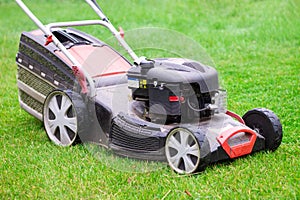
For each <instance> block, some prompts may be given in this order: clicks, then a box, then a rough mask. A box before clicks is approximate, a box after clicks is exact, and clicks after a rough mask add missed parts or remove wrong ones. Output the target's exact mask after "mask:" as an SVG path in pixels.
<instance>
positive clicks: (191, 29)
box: [0, 0, 300, 199]
mask: <svg viewBox="0 0 300 200" xmlns="http://www.w3.org/2000/svg"><path fill="white" fill-rule="evenodd" d="M26 2H27V3H28V5H29V6H30V8H32V10H33V11H34V13H36V14H37V15H38V16H39V17H40V18H41V20H42V21H43V22H45V23H50V22H52V21H63V20H80V19H82V18H83V17H84V18H92V17H93V16H95V15H94V14H92V12H90V10H89V8H88V6H86V5H84V3H83V2H81V1H80V2H79V1H75V0H73V1H71V0H70V1H59V0H56V1H54V0H53V1H42V3H39V4H37V3H35V4H34V3H33V2H29V1H26ZM39 2H40V1H39ZM102 8H103V10H104V11H105V13H106V14H107V16H108V17H109V18H110V19H111V21H112V22H113V23H114V24H115V25H117V26H118V25H122V27H123V28H124V29H125V30H131V29H134V28H140V27H162V28H166V29H172V30H175V31H178V32H181V33H184V34H185V35H187V36H188V37H190V38H192V39H193V40H195V41H196V42H198V43H199V44H201V45H202V46H203V47H204V49H205V50H206V52H207V53H208V54H209V55H210V57H211V58H212V59H213V60H214V63H215V65H216V68H217V69H218V71H219V74H220V77H221V82H222V85H223V86H224V88H226V89H227V92H228V107H229V109H230V110H233V111H235V112H237V113H240V114H243V113H245V112H246V111H247V110H249V109H252V108H255V107H266V108H269V109H271V110H273V111H274V112H275V113H276V114H277V115H278V116H279V118H280V119H281V123H282V124H283V130H284V137H283V141H282V144H281V146H280V147H279V149H278V150H277V151H276V152H271V153H268V152H267V153H266V152H262V153H257V154H255V155H250V156H247V157H244V158H240V159H237V160H235V161H233V162H225V163H219V164H215V165H212V166H210V167H208V168H207V169H206V171H204V172H203V173H200V174H198V175H193V176H178V175H177V174H175V173H174V172H172V170H171V169H169V167H167V166H165V165H163V166H160V165H159V170H157V171H150V172H147V173H134V172H124V171H120V170H116V169H115V168H112V167H109V166H108V165H107V164H105V162H104V161H101V160H98V159H96V158H95V156H94V155H92V154H91V153H89V151H88V150H87V149H86V148H84V146H80V145H78V146H75V147H71V148H60V147H57V146H55V145H53V144H51V143H50V142H49V141H48V140H47V137H46V134H45V132H44V130H43V127H42V124H41V123H40V122H39V121H38V120H36V119H34V118H33V117H32V116H30V115H29V114H27V113H26V112H24V111H23V110H21V109H20V107H19V105H18V98H17V86H16V64H15V54H16V52H17V50H18V40H19V36H20V33H21V32H22V31H24V30H32V29H35V28H36V27H35V25H34V24H33V23H32V22H31V21H30V20H29V19H28V18H27V17H26V16H25V14H24V13H23V12H22V11H21V10H20V9H19V8H18V7H17V5H16V4H15V3H14V2H13V1H3V0H0V69H1V70H0V80H1V85H0V88H1V89H0V91H1V93H0V143H1V145H0V151H1V153H0V156H1V157H0V159H1V161H0V170H1V175H0V181H1V182H0V197H1V199H189V198H190V199H299V198H300V148H299V147H300V139H299V138H300V137H299V132H300V111H299V105H300V53H299V52H300V14H299V13H300V1H299V0H294V1H292V0H286V1H284V0H282V1H280V0H262V1H258V0H243V1H240V0H224V1H219V0H213V1H201V2H199V1H192V0H188V1H177V0H176V1H171V0H166V1H163V2H161V1H159V0H151V1H145V0H143V1H130V2H127V1H120V0H115V1H106V2H103V3H102ZM59 11H63V13H62V14H61V13H59ZM85 29H86V30H87V28H85ZM89 31H90V32H92V33H93V34H96V35H97V34H98V35H101V36H102V37H103V39H104V40H105V39H107V38H109V36H110V35H109V34H108V33H107V32H105V31H104V32H98V30H97V29H89ZM125 37H126V35H125ZM149 42H151V41H149ZM175 42H176V41H175ZM177 42H180V41H177ZM150 54H151V53H150ZM117 162H118V161H117ZM120 162H123V161H122V159H120ZM190 195H191V196H190Z"/></svg>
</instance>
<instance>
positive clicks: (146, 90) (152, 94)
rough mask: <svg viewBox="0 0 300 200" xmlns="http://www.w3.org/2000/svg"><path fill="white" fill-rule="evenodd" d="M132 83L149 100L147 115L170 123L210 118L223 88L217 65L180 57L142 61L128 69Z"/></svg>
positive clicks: (134, 93)
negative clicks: (220, 84) (211, 107)
mask: <svg viewBox="0 0 300 200" xmlns="http://www.w3.org/2000/svg"><path fill="white" fill-rule="evenodd" d="M128 86H129V88H130V89H131V90H132V98H133V99H134V100H136V101H143V102H145V113H144V114H145V116H146V118H148V119H149V120H151V121H164V122H166V123H174V122H180V121H183V120H190V119H195V118H200V119H204V118H208V117H210V116H211V115H212V114H213V110H212V109H210V108H209V105H211V104H213V103H214V100H213V97H214V95H215V94H216V93H217V91H218V90H219V82H218V74H217V71H216V70H215V69H214V68H212V67H209V66H205V65H203V64H201V63H199V62H196V61H193V60H187V59H180V58H169V59H154V60H144V61H142V62H141V63H140V65H138V66H137V67H133V68H131V69H130V70H129V71H128Z"/></svg>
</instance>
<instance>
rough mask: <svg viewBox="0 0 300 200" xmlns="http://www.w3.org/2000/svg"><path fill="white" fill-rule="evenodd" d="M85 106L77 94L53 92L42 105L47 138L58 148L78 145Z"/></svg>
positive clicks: (83, 123)
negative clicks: (58, 146)
mask: <svg viewBox="0 0 300 200" xmlns="http://www.w3.org/2000/svg"><path fill="white" fill-rule="evenodd" d="M84 113H86V110H85V104H84V102H83V101H82V98H81V96H80V95H79V94H75V93H71V92H69V93H66V92H64V91H60V90H55V91H53V92H51V93H50V94H49V95H48V96H47V98H46V100H45V103H44V108H43V122H44V127H45V130H46V133H47V136H48V138H49V139H50V140H51V141H52V142H53V143H55V144H56V145H60V146H70V145H74V144H77V143H80V138H79V134H78V133H80V132H82V131H84V127H85V126H86V124H85V121H86V120H85V114H84Z"/></svg>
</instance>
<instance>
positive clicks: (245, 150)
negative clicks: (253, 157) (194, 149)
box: [217, 126, 257, 158]
mask: <svg viewBox="0 0 300 200" xmlns="http://www.w3.org/2000/svg"><path fill="white" fill-rule="evenodd" d="M241 132H244V133H245V134H250V140H249V141H247V142H244V143H241V144H237V145H235V146H229V144H228V140H229V139H230V138H231V137H233V136H234V135H236V134H238V133H241ZM256 137H257V136H256V133H255V131H253V130H251V129H249V128H245V127H241V126H236V127H232V128H230V129H228V130H226V131H224V132H222V133H221V134H220V135H219V136H218V137H217V140H218V142H219V143H220V144H221V146H222V147H223V149H224V150H225V152H226V153H227V154H228V155H229V157H230V158H236V157H240V156H243V155H247V154H250V153H251V152H252V149H253V146H254V143H255V141H256Z"/></svg>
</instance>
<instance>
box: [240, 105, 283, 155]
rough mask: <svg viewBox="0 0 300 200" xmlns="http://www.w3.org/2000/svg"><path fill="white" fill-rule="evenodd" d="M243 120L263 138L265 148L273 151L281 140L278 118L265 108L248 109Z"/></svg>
mask: <svg viewBox="0 0 300 200" xmlns="http://www.w3.org/2000/svg"><path fill="white" fill-rule="evenodd" d="M243 120H244V121H245V124H246V125H247V126H248V127H249V128H251V129H253V130H254V131H256V132H257V133H259V134H260V135H262V136H263V137H264V138H265V148H266V150H270V151H275V150H276V149H277V148H278V147H279V145H280V144H281V141H282V125H281V123H280V120H279V118H278V117H277V116H276V115H275V114H274V113H273V112H272V111H271V110H268V109H265V108H256V109H253V110H250V111H248V112H247V113H246V114H245V115H244V116H243Z"/></svg>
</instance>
